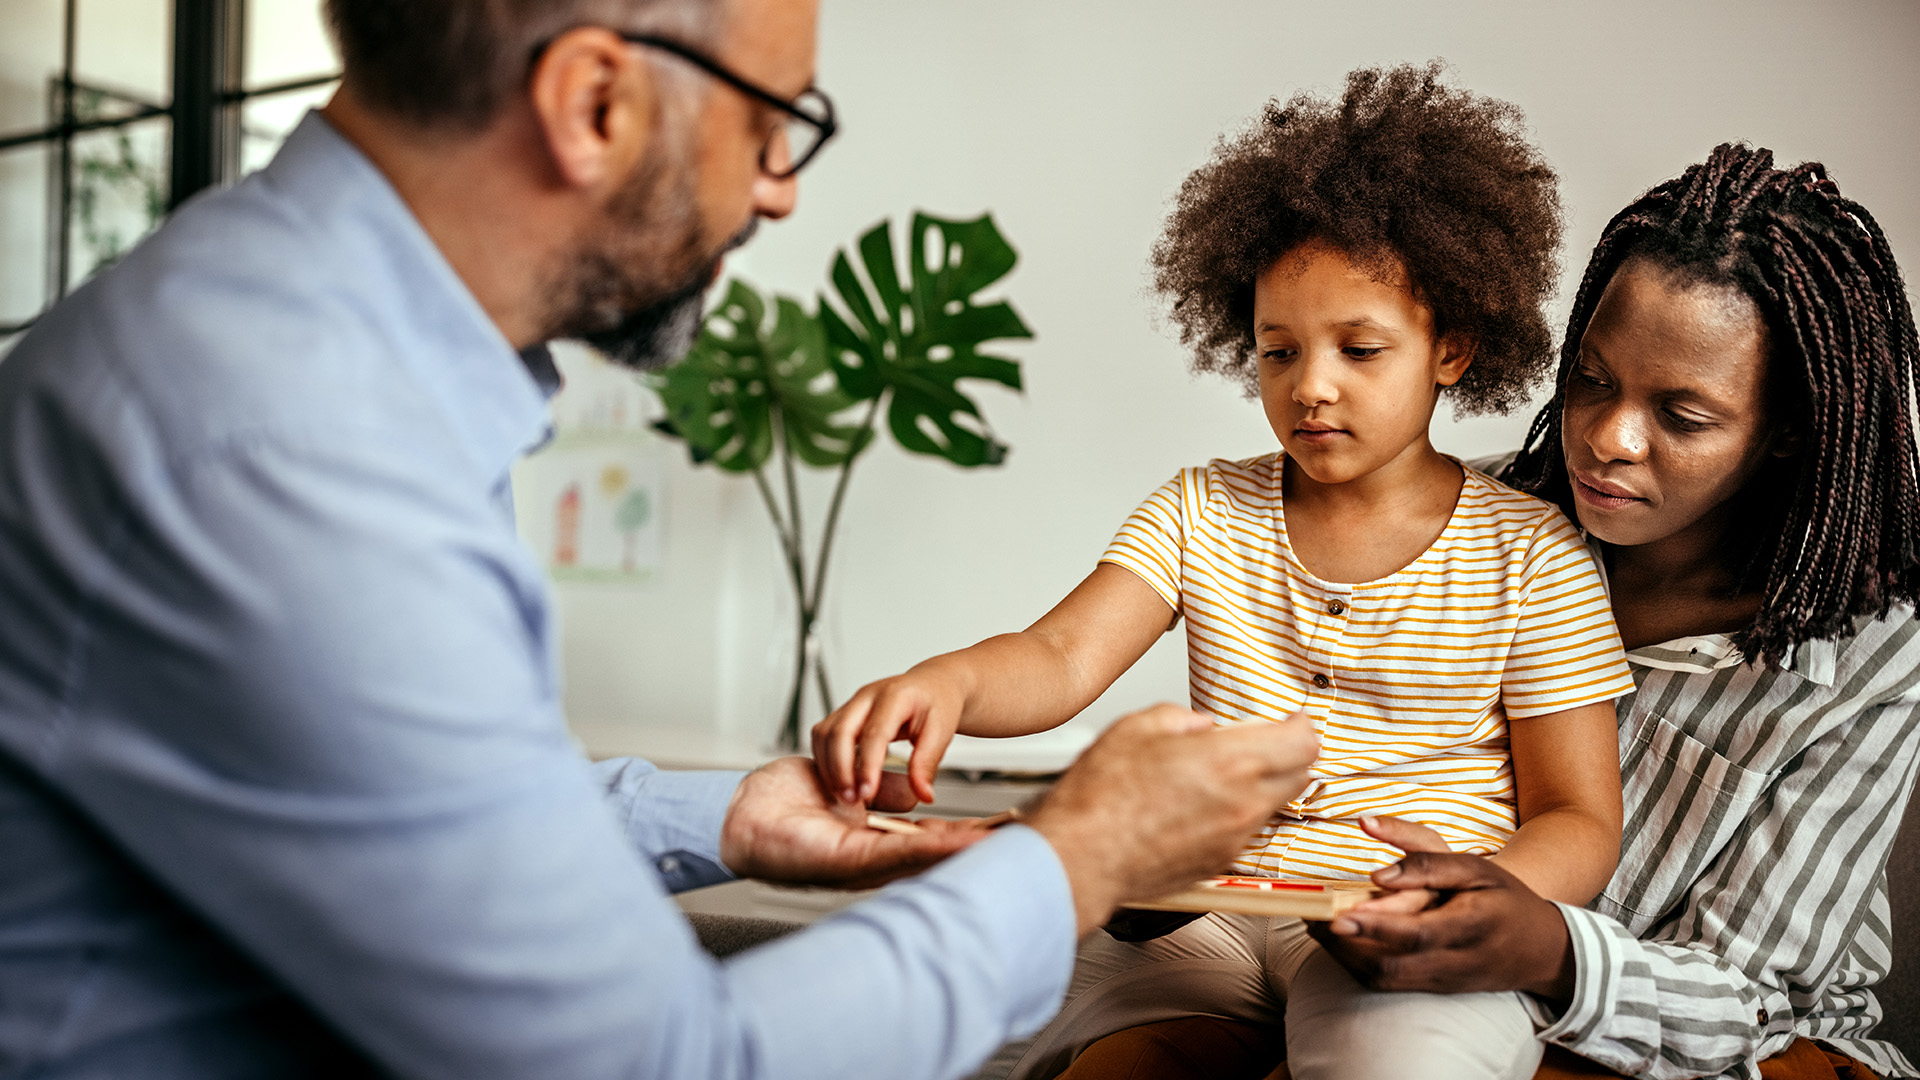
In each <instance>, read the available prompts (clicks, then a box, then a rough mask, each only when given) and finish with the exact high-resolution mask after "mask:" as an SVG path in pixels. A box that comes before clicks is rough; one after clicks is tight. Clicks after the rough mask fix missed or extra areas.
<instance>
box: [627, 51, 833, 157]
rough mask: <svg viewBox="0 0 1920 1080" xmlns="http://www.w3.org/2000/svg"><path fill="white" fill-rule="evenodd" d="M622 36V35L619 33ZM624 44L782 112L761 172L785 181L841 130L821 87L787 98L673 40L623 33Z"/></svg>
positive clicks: (765, 149) (762, 153)
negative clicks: (677, 62) (674, 60)
mask: <svg viewBox="0 0 1920 1080" xmlns="http://www.w3.org/2000/svg"><path fill="white" fill-rule="evenodd" d="M616 33H618V31H616ZM620 38H621V40H623V41H627V42H630V43H632V44H634V45H645V46H648V47H649V48H654V49H659V50H660V51H661V52H668V53H672V54H673V55H675V56H677V57H679V58H680V59H682V60H685V61H686V62H687V63H689V64H692V65H693V66H694V67H697V68H699V69H700V70H701V71H704V72H706V73H707V74H709V75H711V76H713V77H714V78H716V79H719V80H720V81H721V82H723V83H726V84H727V85H728V86H731V87H733V88H734V89H735V90H738V91H740V92H741V93H743V94H745V95H747V96H748V97H750V98H752V99H753V100H755V101H758V102H760V103H761V104H763V105H769V106H772V107H773V108H775V109H778V110H780V113H781V123H780V126H779V127H776V128H774V129H773V131H772V132H771V133H769V134H768V136H767V142H766V145H764V146H762V147H761V148H760V171H762V172H764V173H766V174H767V175H768V176H771V177H773V178H774V179H775V180H785V179H786V178H787V177H789V176H792V175H793V174H794V173H797V172H799V171H800V170H801V169H802V168H804V167H805V166H806V164H807V162H809V161H812V160H813V158H814V155H816V154H818V153H819V152H820V148H821V147H823V146H825V145H827V140H828V139H831V138H833V133H834V132H835V131H838V130H839V128H840V126H839V124H837V123H835V122H834V119H833V101H832V100H831V99H830V98H828V97H827V95H826V94H825V93H823V92H822V91H821V90H820V88H819V87H815V86H809V87H807V88H806V89H805V90H802V91H800V94H799V96H798V97H795V98H794V99H793V100H791V101H789V100H787V99H786V98H783V97H781V96H780V95H778V94H776V93H774V92H773V91H771V90H768V89H766V88H764V87H761V86H756V85H755V84H753V83H750V82H748V81H747V80H745V79H743V78H741V77H740V76H738V75H735V74H734V73H733V72H731V71H728V70H727V69H726V68H724V67H722V66H720V64H719V62H718V61H715V60H713V59H711V58H709V57H707V56H705V55H702V54H701V53H698V52H695V51H694V50H693V49H690V48H688V47H687V46H685V45H682V44H680V43H679V42H677V41H673V40H671V39H669V38H663V37H655V36H653V35H652V34H627V33H621V34H620Z"/></svg>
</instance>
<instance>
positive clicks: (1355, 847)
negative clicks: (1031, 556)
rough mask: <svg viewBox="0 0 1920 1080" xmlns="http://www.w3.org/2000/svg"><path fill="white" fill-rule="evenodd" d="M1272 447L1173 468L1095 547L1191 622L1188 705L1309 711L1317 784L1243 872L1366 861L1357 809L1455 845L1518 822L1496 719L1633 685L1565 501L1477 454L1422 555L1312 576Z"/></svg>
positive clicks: (1272, 829)
mask: <svg viewBox="0 0 1920 1080" xmlns="http://www.w3.org/2000/svg"><path fill="white" fill-rule="evenodd" d="M1282 460H1283V455H1281V454H1278V453H1276V454H1269V455H1267V456H1265V457H1258V458H1253V459H1250V460H1247V461H1238V462H1234V461H1213V462H1211V463H1209V464H1208V465H1206V466H1205V467H1204V468H1190V469H1185V470H1183V471H1182V472H1181V473H1180V475H1179V476H1177V477H1175V478H1174V479H1173V480H1171V481H1170V482H1168V483H1167V484H1166V485H1165V486H1163V487H1162V488H1160V490H1158V491H1156V492H1154V493H1153V495H1152V496H1151V497H1149V498H1148V499H1147V501H1146V502H1145V503H1144V504H1142V505H1141V507H1140V509H1138V510H1136V511H1134V513H1133V516H1132V517H1130V518H1128V519H1127V522H1126V524H1125V525H1124V526H1122V527H1121V529H1120V534H1119V535H1118V536H1116V537H1115V538H1114V540H1113V543H1112V544H1111V545H1110V546H1109V547H1108V548H1107V551H1106V554H1104V555H1103V556H1101V561H1102V562H1109V563H1113V564H1115V565H1117V566H1123V567H1125V568H1127V569H1128V570H1131V571H1133V572H1134V573H1136V574H1138V575H1140V577H1141V578H1143V579H1145V580H1146V582H1147V584H1149V585H1151V586H1152V587H1153V588H1154V590H1155V591H1157V592H1158V593H1159V594H1160V595H1161V596H1162V597H1164V598H1165V599H1166V601H1167V603H1169V604H1171V605H1172V606H1173V608H1174V610H1175V611H1176V612H1178V613H1179V614H1180V615H1181V616H1182V617H1184V618H1185V619H1186V620H1187V664H1188V673H1189V680H1190V683H1191V687H1192V697H1193V707H1194V708H1196V709H1199V710H1202V711H1205V712H1210V713H1213V714H1215V715H1216V716H1219V717H1221V718H1222V720H1223V722H1228V723H1235V722H1246V721H1253V720H1266V721H1275V720H1280V719H1282V718H1284V717H1286V716H1287V715H1288V714H1289V713H1291V712H1293V711H1295V710H1296V709H1305V710H1306V711H1307V712H1308V713H1309V714H1311V715H1312V716H1313V717H1314V719H1315V722H1316V724H1318V725H1319V728H1320V737H1321V753H1320V760H1319V761H1318V762H1316V763H1315V765H1314V767H1313V770H1312V775H1313V780H1312V782H1310V783H1309V784H1308V785H1307V788H1306V790H1305V791H1302V792H1301V793H1300V796H1299V797H1298V798H1297V799H1295V800H1294V801H1293V802H1292V803H1291V804H1289V806H1288V807H1287V809H1286V810H1285V811H1283V812H1281V813H1279V814H1276V815H1275V816H1274V818H1273V819H1272V820H1271V821H1270V822H1268V824H1267V826H1266V828H1265V829H1264V830H1263V831H1262V833H1261V834H1260V835H1259V836H1258V837H1256V838H1255V841H1254V843H1253V844H1252V846H1251V847H1249V848H1248V849H1247V850H1246V851H1245V852H1244V853H1242V855H1241V856H1240V858H1239V859H1238V860H1236V861H1235V863H1234V870H1235V872H1237V873H1251V874H1265V875H1275V876H1285V877H1318V878H1353V877H1362V876H1365V875H1366V874H1368V873H1370V872H1371V871H1373V870H1376V869H1379V868H1380V867H1382V866H1385V865H1387V864H1388V863H1391V862H1393V861H1395V860H1396V859H1398V858H1399V857H1400V852H1399V851H1398V850H1396V849H1394V848H1392V847H1390V846H1388V845H1386V844H1382V843H1380V842H1379V841H1377V840H1374V839H1373V838H1371V837H1369V836H1367V835H1366V834H1365V833H1363V832H1361V831H1360V827H1359V824H1358V823H1357V822H1356V821H1355V819H1356V818H1358V817H1360V816H1362V815H1371V814H1393V815H1396V816H1399V817H1403V818H1407V819H1410V820H1413V821H1418V822H1421V823H1422V824H1425V825H1428V826H1430V827H1432V828H1433V829H1435V830H1436V831H1438V832H1439V833H1440V835H1441V836H1443V837H1445V838H1446V841H1447V843H1448V844H1450V845H1451V846H1452V847H1453V849H1454V850H1455V851H1467V852H1474V853H1477V854H1492V853H1493V852H1496V851H1498V850H1500V848H1501V847H1502V846H1504V845H1505V844H1506V842H1507V839H1508V837H1510V836H1512V835H1513V831H1514V828H1515V819H1514V784H1513V769H1512V766H1511V763H1510V758H1509V755H1508V747H1507V722H1508V720H1509V718H1512V719H1523V718H1526V717H1534V716H1542V715H1546V714H1549V713H1556V712H1561V711H1563V710H1566V709H1572V708H1575V707H1578V706H1581V705H1588V704H1592V703H1594V702H1598V701H1606V700H1609V699H1611V698H1615V697H1618V696H1620V695H1621V694H1626V693H1630V692H1632V690H1633V679H1632V678H1631V676H1630V675H1629V673H1628V669H1627V664H1626V658H1625V655H1624V653H1623V652H1622V651H1621V648H1620V635H1619V632H1618V631H1617V630H1615V628H1614V625H1613V614H1612V612H1611V610H1610V609H1609V608H1608V605H1607V597H1606V592H1605V589H1604V587H1603V586H1602V583H1601V579H1600V573H1599V570H1598V568H1597V567H1596V566H1595V565H1594V562H1593V556H1592V554H1591V553H1590V552H1589V551H1588V549H1587V547H1586V545H1585V544H1584V543H1583V542H1582V540H1581V538H1580V534H1579V533H1578V531H1577V530H1575V528H1574V527H1573V525H1572V524H1570V523H1569V522H1568V521H1567V519H1566V517H1565V515H1563V514H1561V513H1560V511H1559V510H1557V509H1555V508H1554V507H1552V506H1550V505H1548V504H1547V503H1544V502H1542V501H1540V500H1539V499H1536V498H1534V497H1532V496H1530V495H1523V494H1521V493H1520V492H1517V491H1514V490H1513V489H1512V488H1509V487H1507V486H1505V485H1504V484H1501V483H1499V482H1498V481H1496V480H1493V479H1491V478H1490V477H1488V476H1487V475H1485V474H1484V473H1480V472H1476V471H1474V470H1473V469H1471V468H1465V467H1464V466H1463V469H1464V471H1465V474H1466V475H1465V480H1464V482H1463V483H1462V485H1461V489H1460V498H1459V502H1458V503H1456V504H1455V506H1454V510H1453V517H1452V518H1451V519H1450V520H1449V521H1448V522H1447V526H1446V528H1445V529H1444V530H1442V532H1441V533H1440V536H1439V538H1438V539H1437V540H1435V541H1434V543H1433V546H1432V547H1430V548H1428V549H1427V551H1426V552H1425V553H1424V554H1422V555H1421V556H1420V557H1419V558H1417V559H1415V560H1414V561H1413V562H1411V563H1409V564H1408V565H1407V566H1405V567H1403V568H1401V569H1400V570H1399V571H1398V572H1396V573H1393V574H1390V575H1388V576H1386V577H1384V578H1380V579H1379V580H1377V581H1369V582H1364V583H1360V584H1341V583H1336V582H1329V581H1322V580H1320V579H1319V578H1317V577H1315V576H1313V575H1312V574H1311V573H1309V572H1308V571H1307V570H1306V568H1305V567H1304V566H1302V565H1301V563H1300V561H1299V559H1298V558H1297V557H1296V556H1295V555H1294V553H1293V548H1292V546H1291V545H1290V544H1289V543H1288V541H1287V523H1286V515H1285V512H1284V508H1283V507H1282V505H1281V495H1280V492H1281V486H1280V485H1281V475H1282V468H1281V463H1282Z"/></svg>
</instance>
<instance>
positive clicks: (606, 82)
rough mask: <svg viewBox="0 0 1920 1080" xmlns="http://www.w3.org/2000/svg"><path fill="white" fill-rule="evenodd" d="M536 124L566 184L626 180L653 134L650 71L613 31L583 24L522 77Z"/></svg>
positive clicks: (653, 95)
mask: <svg viewBox="0 0 1920 1080" xmlns="http://www.w3.org/2000/svg"><path fill="white" fill-rule="evenodd" d="M527 91H528V96H529V98H530V99H531V101H532V103H533V113H534V119H535V121H536V122H537V123H538V124H539V126H540V132H541V135H542V137H543V138H544V140H545V142H546V146H547V152H548V153H549V154H550V155H551V156H552V159H553V166H554V169H555V171H556V172H557V173H558V174H559V176H560V179H561V181H562V182H563V183H565V184H566V185H568V186H570V187H579V188H592V187H598V186H600V185H601V184H603V183H605V182H607V181H608V180H609V179H611V178H617V177H624V176H626V175H627V174H628V172H629V170H630V169H631V168H632V166H633V163H634V161H635V160H636V159H638V158H639V157H640V155H641V154H643V153H645V151H646V148H647V145H648V144H649V143H650V142H651V141H652V137H653V118H654V114H655V112H656V110H655V107H654V103H655V98H656V95H657V94H658V93H659V87H658V86H657V85H656V83H655V82H654V78H653V69H652V67H651V66H650V65H648V64H647V63H646V62H645V61H644V60H643V59H641V57H640V56H639V55H638V54H637V53H636V51H635V50H634V49H633V48H632V47H631V46H629V45H628V44H627V43H626V42H625V41H623V40H621V38H620V36H619V35H618V34H615V33H613V32H612V31H610V30H606V29H602V28H600V27H593V26H583V27H577V28H575V29H572V30H569V31H567V32H566V33H564V34H561V35H560V36H559V37H557V38H554V39H553V41H552V42H551V43H550V44H548V46H547V47H546V49H545V50H543V51H542V52H541V54H540V59H539V60H538V61H537V62H536V63H535V64H534V68H533V74H532V75H531V77H530V78H529V79H528V86H527Z"/></svg>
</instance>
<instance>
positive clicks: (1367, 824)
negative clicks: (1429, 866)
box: [1360, 816, 1453, 851]
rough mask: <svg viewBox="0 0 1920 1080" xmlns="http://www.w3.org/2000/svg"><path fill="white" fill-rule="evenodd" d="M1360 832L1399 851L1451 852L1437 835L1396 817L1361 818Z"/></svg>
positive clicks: (1425, 828) (1413, 822) (1443, 840)
mask: <svg viewBox="0 0 1920 1080" xmlns="http://www.w3.org/2000/svg"><path fill="white" fill-rule="evenodd" d="M1360 828H1361V831H1363V832H1365V833H1366V834H1367V835H1368V836H1371V837H1373V838H1374V839H1375V840H1385V841H1386V842H1387V843H1389V844H1392V845H1393V846H1394V847H1397V848H1399V849H1400V850H1401V851H1452V850H1453V849H1452V848H1450V847H1448V846H1447V842H1446V840H1445V839H1443V838H1442V837H1441V836H1440V834H1439V833H1437V832H1434V831H1433V830H1432V829H1429V828H1427V827H1426V826H1425V825H1422V824H1420V823H1419V822H1417V821H1408V820H1406V819H1405V818H1397V817H1386V816H1380V817H1363V818H1361V819H1360Z"/></svg>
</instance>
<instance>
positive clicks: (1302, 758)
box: [1213, 713, 1320, 782]
mask: <svg viewBox="0 0 1920 1080" xmlns="http://www.w3.org/2000/svg"><path fill="white" fill-rule="evenodd" d="M1213 737H1214V738H1217V739H1220V740H1221V741H1222V742H1223V743H1224V744H1226V745H1230V746H1232V747H1233V750H1232V752H1233V754H1234V755H1235V756H1236V757H1237V758H1238V759H1239V760H1240V761H1241V762H1242V763H1243V764H1244V765H1246V766H1249V767H1251V768H1252V769H1253V770H1254V772H1255V773H1256V778H1257V779H1260V780H1281V781H1287V782H1293V781H1297V780H1298V779H1299V778H1300V777H1301V775H1302V774H1303V773H1304V772H1305V770H1306V768H1307V767H1308V766H1309V765H1312V764H1313V762H1314V759H1316V758H1318V757H1319V756H1320V735H1319V733H1318V732H1316V731H1315V730H1314V727H1313V721H1312V719H1311V718H1309V717H1308V716H1307V715H1306V714H1304V713H1295V714H1293V715H1292V716H1290V717H1288V718H1287V719H1286V720H1283V721H1281V722H1280V723H1278V724H1265V723H1250V724H1235V725H1233V726H1232V727H1228V728H1222V729H1220V730H1219V732H1218V733H1217V734H1215V735H1214V736H1213Z"/></svg>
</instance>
